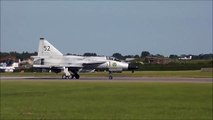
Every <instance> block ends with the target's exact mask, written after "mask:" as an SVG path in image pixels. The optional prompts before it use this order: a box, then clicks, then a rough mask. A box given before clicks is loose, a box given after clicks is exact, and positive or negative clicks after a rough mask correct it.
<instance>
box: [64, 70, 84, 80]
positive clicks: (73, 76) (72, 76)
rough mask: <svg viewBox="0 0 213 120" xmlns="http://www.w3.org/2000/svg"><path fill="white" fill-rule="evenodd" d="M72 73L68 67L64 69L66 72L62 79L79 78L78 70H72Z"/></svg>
mask: <svg viewBox="0 0 213 120" xmlns="http://www.w3.org/2000/svg"><path fill="white" fill-rule="evenodd" d="M71 72H72V73H70V72H69V71H68V68H65V69H64V74H63V75H62V79H74V78H75V79H79V78H80V75H79V74H78V72H77V71H71Z"/></svg>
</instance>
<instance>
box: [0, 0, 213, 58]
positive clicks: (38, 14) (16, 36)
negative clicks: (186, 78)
mask: <svg viewBox="0 0 213 120" xmlns="http://www.w3.org/2000/svg"><path fill="white" fill-rule="evenodd" d="M41 37H44V38H46V39H47V40H48V41H49V42H50V43H52V44H53V45H54V46H55V47H56V48H57V49H58V50H59V51H61V52H62V53H63V54H66V53H73V54H84V53H85V52H92V53H97V54H98V55H107V56H111V55H112V54H113V53H117V52H118V53H121V54H122V55H136V54H138V55H140V54H141V52H142V51H149V52H150V53H151V54H161V55H164V56H169V55H170V54H177V55H181V54H194V55H198V54H206V53H212V1H211V0H209V1H208V0H206V1H202V0H201V1H182V0H181V1H176V0H174V1H167V0H166V1H163V0H162V1H146V0H145V1H143V0H142V1H137V0H136V1H110V0H109V1H66V0H65V1H57V0H56V1H1V51H2V52H10V51H17V52H23V51H28V52H35V51H37V50H38V42H39V39H40V38H41Z"/></svg>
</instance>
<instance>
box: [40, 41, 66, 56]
mask: <svg viewBox="0 0 213 120" xmlns="http://www.w3.org/2000/svg"><path fill="white" fill-rule="evenodd" d="M62 55H63V54H62V53H61V52H60V51H59V50H57V49H56V48H55V47H54V46H53V45H52V44H51V43H49V42H48V41H47V40H46V39H44V38H40V41H39V47H38V56H62Z"/></svg>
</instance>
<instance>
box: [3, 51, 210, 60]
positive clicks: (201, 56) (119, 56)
mask: <svg viewBox="0 0 213 120" xmlns="http://www.w3.org/2000/svg"><path fill="white" fill-rule="evenodd" d="M37 54H38V53H37V52H32V53H30V52H22V53H19V52H14V51H13V52H0V55H1V58H4V57H8V56H13V57H15V58H16V59H20V60H26V59H29V58H30V56H36V55H37ZM67 55H76V54H70V53H68V54H67ZM83 56H98V55H97V54H96V53H90V52H86V53H84V54H83ZM112 56H113V57H115V58H117V59H120V60H125V59H126V58H145V57H148V56H149V57H164V56H163V55H161V54H156V55H153V54H151V53H150V52H149V51H142V52H141V54H140V55H137V54H136V55H122V54H121V53H113V54H112ZM189 56H192V59H194V60H207V59H208V60H209V59H213V54H211V53H210V54H199V55H191V54H188V55H186V54H182V55H175V54H171V55H169V58H170V59H178V58H181V57H189Z"/></svg>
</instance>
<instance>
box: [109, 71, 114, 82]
mask: <svg viewBox="0 0 213 120" xmlns="http://www.w3.org/2000/svg"><path fill="white" fill-rule="evenodd" d="M109 79H110V80H112V79H113V76H112V71H109Z"/></svg>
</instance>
